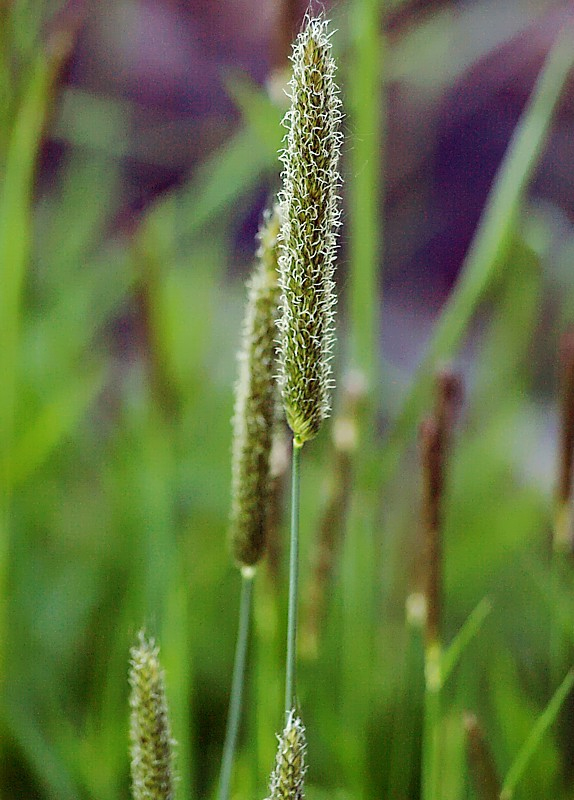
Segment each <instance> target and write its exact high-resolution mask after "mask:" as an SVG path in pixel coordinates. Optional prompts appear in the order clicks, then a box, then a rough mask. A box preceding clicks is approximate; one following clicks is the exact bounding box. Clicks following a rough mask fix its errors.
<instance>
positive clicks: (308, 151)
mask: <svg viewBox="0 0 574 800" xmlns="http://www.w3.org/2000/svg"><path fill="white" fill-rule="evenodd" d="M292 62H293V77H292V79H291V82H290V88H291V108H290V110H289V111H288V112H287V114H286V116H285V121H284V124H285V125H286V126H287V127H288V133H287V136H286V146H285V149H284V151H283V153H282V156H281V159H282V161H283V174H282V178H283V191H282V193H281V195H280V200H281V204H282V206H283V214H284V219H283V222H282V226H281V233H280V254H279V272H280V285H281V312H280V319H279V329H280V346H279V385H280V388H281V394H282V398H283V405H284V408H285V413H286V416H287V421H288V423H289V425H290V427H291V429H292V431H293V434H294V436H295V440H296V442H297V443H298V444H302V443H303V442H305V441H307V440H309V439H312V438H313V437H314V436H316V435H317V433H318V431H319V428H320V426H321V422H322V421H323V419H324V418H325V417H326V416H327V415H328V413H329V410H330V397H329V395H330V389H331V383H332V381H331V366H330V358H331V349H332V346H333V341H334V333H333V322H334V306H335V293H334V283H333V270H334V257H335V249H336V232H337V228H338V226H339V215H340V212H339V208H338V200H339V198H338V189H339V186H340V183H341V179H340V177H339V173H338V171H337V163H338V160H339V152H340V148H341V138H342V135H341V133H340V132H339V129H338V128H339V121H340V119H341V112H340V100H339V97H338V90H337V87H336V85H335V82H334V76H335V62H334V60H333V58H332V56H331V44H330V41H329V35H328V34H327V22H326V20H324V19H322V18H318V19H312V18H310V17H309V16H307V17H306V19H305V23H304V26H303V30H302V32H301V33H300V34H299V36H298V38H297V40H296V42H295V44H294V47H293V55H292Z"/></svg>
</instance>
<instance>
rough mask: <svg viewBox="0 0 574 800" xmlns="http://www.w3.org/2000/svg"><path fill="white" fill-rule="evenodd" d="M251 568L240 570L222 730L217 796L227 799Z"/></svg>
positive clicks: (239, 704)
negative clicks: (234, 641) (236, 623)
mask: <svg viewBox="0 0 574 800" xmlns="http://www.w3.org/2000/svg"><path fill="white" fill-rule="evenodd" d="M253 578H254V571H253V570H248V569H245V570H243V572H242V574H241V598H240V601H239V629H238V632H237V644H236V647H235V662H234V665H233V678H232V681H231V695H230V697H229V713H228V716H227V728H226V731H225V743H224V745H223V755H222V758H221V773H220V777H219V792H218V795H217V796H218V799H219V800H228V798H229V790H230V786H231V773H232V772H233V762H234V760H235V751H236V748H237V736H238V733H239V723H240V722H241V709H242V706H243V687H244V685H245V666H246V663H247V644H248V642H249V629H250V623H251V598H252V595H253Z"/></svg>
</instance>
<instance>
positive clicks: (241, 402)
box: [218, 206, 280, 800]
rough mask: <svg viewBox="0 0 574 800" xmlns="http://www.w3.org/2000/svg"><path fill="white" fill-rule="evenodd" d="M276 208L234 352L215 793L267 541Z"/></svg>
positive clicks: (229, 755)
mask: <svg viewBox="0 0 574 800" xmlns="http://www.w3.org/2000/svg"><path fill="white" fill-rule="evenodd" d="M279 223H280V211H279V207H278V206H275V207H274V209H273V211H272V212H271V213H269V214H267V216H266V217H265V220H264V223H263V225H262V226H261V228H260V231H259V249H258V251H257V257H258V263H257V265H256V268H255V270H254V273H253V275H252V277H251V280H250V283H249V297H248V302H247V308H246V312H245V319H244V323H243V337H242V338H243V340H242V346H241V349H240V351H239V359H240V368H239V380H238V382H237V388H236V401H235V415H234V420H233V428H234V430H233V465H232V467H233V469H232V501H231V520H230V540H231V548H232V551H233V555H234V558H235V561H236V563H237V565H238V566H239V567H240V570H241V599H240V604H239V628H238V634H237V644H236V649H235V661H234V667H233V680H232V685H231V694H230V699H229V711H228V718H227V728H226V733H225V743H224V746H223V755H222V762H221V771H220V780H219V795H218V796H219V800H227V798H228V797H229V794H230V786H231V776H232V771H233V761H234V757H235V750H236V747H237V737H238V733H239V725H240V721H241V710H242V703H243V688H244V684H245V669H246V662H247V649H248V643H249V629H250V621H251V606H252V594H253V579H254V576H255V570H256V567H257V564H258V563H259V561H260V560H261V558H262V556H263V554H264V551H265V546H266V539H267V528H268V522H269V520H268V514H269V499H270V483H271V475H270V456H271V444H272V438H273V429H274V424H275V410H276V385H275V380H274V376H273V372H274V366H275V340H276V334H277V331H276V326H275V318H276V316H277V302H278V296H279V287H278V282H277V235H278V230H279Z"/></svg>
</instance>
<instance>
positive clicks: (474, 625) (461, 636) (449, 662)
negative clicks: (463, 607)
mask: <svg viewBox="0 0 574 800" xmlns="http://www.w3.org/2000/svg"><path fill="white" fill-rule="evenodd" d="M491 611H492V604H491V602H490V600H489V599H488V597H485V598H484V599H483V600H481V601H480V603H479V604H478V605H477V607H476V608H475V609H474V611H473V612H472V614H471V615H470V616H469V617H468V619H467V620H466V622H465V623H464V625H463V626H462V628H461V629H460V630H459V632H458V633H457V635H456V636H455V637H454V639H453V641H452V642H451V644H450V645H449V647H448V649H447V650H446V651H445V652H444V654H443V658H442V664H441V682H442V683H443V684H444V683H445V681H446V680H447V679H448V677H449V675H450V674H451V672H452V671H453V669H454V668H455V667H456V665H457V664H458V662H459V660H460V657H461V656H462V654H463V653H464V651H465V650H466V648H467V647H468V645H469V644H470V642H472V640H473V639H474V637H475V636H476V634H477V633H478V632H479V630H480V628H481V627H482V623H483V622H484V620H485V619H486V618H487V616H488V615H489V614H490V612H491Z"/></svg>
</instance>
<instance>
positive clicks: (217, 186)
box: [180, 127, 278, 247]
mask: <svg viewBox="0 0 574 800" xmlns="http://www.w3.org/2000/svg"><path fill="white" fill-rule="evenodd" d="M277 164H278V162H277V153H276V152H274V151H272V150H271V148H269V147H268V146H267V145H266V144H265V143H264V142H262V141H260V140H259V138H258V137H256V136H254V134H253V132H252V131H251V129H250V128H247V127H244V128H241V129H240V130H239V131H237V133H236V134H235V135H234V136H233V137H232V138H231V139H230V140H229V141H228V142H226V143H225V144H224V145H223V146H222V147H221V148H220V149H219V150H217V151H216V152H215V153H214V154H213V155H212V156H211V157H209V158H207V159H206V160H205V161H204V162H203V163H202V164H201V166H200V167H198V169H197V172H196V174H195V175H194V177H193V180H192V182H191V184H190V185H189V187H188V188H186V189H185V190H184V192H183V193H182V195H181V200H180V219H181V220H182V221H183V220H185V223H183V222H182V241H181V243H180V244H181V246H182V247H188V238H189V237H191V236H192V235H193V234H195V233H197V232H198V231H199V230H200V229H201V228H202V227H203V226H204V225H206V224H207V223H209V222H212V221H213V220H214V218H215V217H217V216H218V215H220V214H222V213H223V212H224V211H227V210H228V209H229V207H230V206H231V205H232V204H233V203H235V202H237V201H238V199H239V198H241V197H244V196H245V195H246V194H248V193H249V192H252V191H254V190H255V189H256V188H257V186H259V184H260V181H261V175H262V174H263V173H265V172H266V171H268V170H270V169H271V168H272V167H275V168H276V169H277V170H278V167H276V165H277ZM184 225H185V227H183V226H184Z"/></svg>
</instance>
